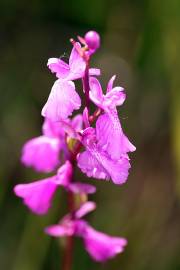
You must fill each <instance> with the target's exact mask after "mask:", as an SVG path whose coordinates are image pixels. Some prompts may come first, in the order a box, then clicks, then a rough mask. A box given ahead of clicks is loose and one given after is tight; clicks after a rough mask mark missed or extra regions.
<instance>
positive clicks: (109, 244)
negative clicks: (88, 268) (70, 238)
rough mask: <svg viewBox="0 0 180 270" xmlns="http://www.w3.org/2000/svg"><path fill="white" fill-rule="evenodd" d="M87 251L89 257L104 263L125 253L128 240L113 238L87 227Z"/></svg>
mask: <svg viewBox="0 0 180 270" xmlns="http://www.w3.org/2000/svg"><path fill="white" fill-rule="evenodd" d="M83 239H84V244H85V249H86V250H87V252H88V253H89V255H90V256H91V257H92V258H93V259H94V260H95V261H98V262H104V261H107V260H108V259H111V258H113V257H114V256H116V255H117V254H118V253H121V252H123V250H124V247H125V246H126V245H127V240H126V239H125V238H121V237H112V236H109V235H107V234H105V233H102V232H99V231H96V230H95V229H93V228H92V227H91V226H89V225H86V234H84V237H83Z"/></svg>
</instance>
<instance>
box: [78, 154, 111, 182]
mask: <svg viewBox="0 0 180 270" xmlns="http://www.w3.org/2000/svg"><path fill="white" fill-rule="evenodd" d="M78 167H79V168H80V169H81V171H82V172H83V173H85V174H86V175H87V176H88V177H94V178H98V179H109V174H108V173H107V172H106V170H105V169H104V168H103V166H102V165H101V164H100V163H99V162H98V160H97V159H96V158H95V157H94V156H93V155H92V154H91V152H90V151H88V150H87V151H84V152H82V153H81V154H79V156H78Z"/></svg>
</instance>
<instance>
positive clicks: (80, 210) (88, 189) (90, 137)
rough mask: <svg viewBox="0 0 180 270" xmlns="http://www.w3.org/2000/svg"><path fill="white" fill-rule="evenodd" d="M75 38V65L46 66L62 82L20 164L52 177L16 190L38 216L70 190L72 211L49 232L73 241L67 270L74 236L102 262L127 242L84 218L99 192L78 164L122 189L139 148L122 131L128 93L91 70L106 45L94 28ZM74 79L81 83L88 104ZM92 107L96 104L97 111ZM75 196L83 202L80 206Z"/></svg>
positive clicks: (56, 61) (66, 267)
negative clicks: (61, 192) (77, 172)
mask: <svg viewBox="0 0 180 270" xmlns="http://www.w3.org/2000/svg"><path fill="white" fill-rule="evenodd" d="M70 41H71V43H72V46H73V48H72V52H71V54H70V57H69V63H66V62H64V61H63V60H62V59H61V58H50V59H49V60H48V63H47V66H48V68H49V69H50V71H51V72H52V73H55V75H56V77H57V80H56V81H55V83H54V85H53V87H52V89H51V92H50V95H49V97H48V100H47V102H46V104H45V105H44V107H43V109H42V116H43V117H44V123H43V126H42V135H41V136H39V137H36V138H33V139H31V140H29V141H28V142H27V143H25V145H24V146H23V149H22V157H21V161H22V163H23V164H24V165H25V166H27V167H33V168H34V169H35V170H36V171H38V172H44V173H53V175H52V176H50V177H47V178H45V179H43V180H38V181H35V182H33V183H28V184H18V185H16V186H15V188H14V192H15V194H16V195H17V196H19V197H20V198H22V199H23V203H24V204H25V205H26V206H27V207H28V208H29V209H30V210H31V211H32V212H33V213H35V214H38V215H44V214H46V213H47V212H48V211H49V209H50V207H51V204H52V200H53V196H54V194H55V192H56V190H57V189H58V188H64V189H65V190H66V192H67V199H68V211H69V213H68V214H67V215H66V216H65V217H63V218H62V219H60V221H58V222H57V224H55V225H51V226H49V227H47V228H45V232H46V233H47V234H49V235H51V236H54V237H66V239H67V241H66V251H65V256H64V263H63V267H62V269H63V270H70V269H71V266H72V251H73V239H74V237H81V238H82V239H83V242H84V247H85V249H86V251H87V252H88V253H89V255H90V256H91V258H92V259H93V260H95V261H98V262H104V261H106V260H108V259H110V258H113V257H114V256H115V255H116V254H118V253H121V252H122V251H123V250H124V247H125V246H126V244H127V240H126V239H125V238H122V237H114V236H109V235H106V234H105V233H102V232H99V231H96V230H95V229H94V228H93V227H91V225H90V224H89V223H88V222H87V221H86V220H85V219H84V216H85V215H86V214H88V213H89V212H90V211H93V210H95V208H96V204H95V203H94V202H92V201H88V195H89V194H92V193H94V192H96V188H95V187H94V186H93V185H91V184H87V183H83V182H78V181H77V180H76V179H75V176H74V170H75V167H76V166H78V167H79V168H80V170H81V171H82V172H83V173H84V174H86V175H87V176H88V177H93V178H97V179H103V180H111V181H112V182H113V183H114V184H116V185H121V184H123V183H125V182H126V181H127V178H128V173H129V169H130V167H131V166H130V159H129V156H128V152H133V151H135V146H134V145H133V144H132V143H131V142H130V141H129V139H128V138H127V137H126V135H125V134H124V133H123V130H122V127H121V123H120V120H119V117H118V112H117V108H116V107H117V106H121V105H122V104H123V103H124V101H125V99H126V94H125V92H124V89H123V88H122V87H120V86H114V81H115V78H116V76H113V77H112V78H111V79H110V80H109V82H108V84H107V88H106V93H103V90H102V87H101V84H100V82H99V80H98V77H99V76H100V74H101V71H100V69H97V68H90V60H91V57H92V56H93V54H94V53H95V52H96V50H97V49H98V48H99V47H100V37H99V34H98V33H97V32H95V31H89V32H87V33H86V35H85V36H84V37H83V38H82V37H79V36H78V41H75V40H73V39H71V40H70ZM75 80H81V81H82V93H81V96H84V99H83V106H82V104H81V98H80V96H79V94H78V92H77V89H76V86H75V83H74V81H75ZM91 102H92V103H93V104H94V105H95V109H94V112H93V113H91V112H90V105H91ZM81 107H84V108H82V109H81V111H82V114H81V113H78V114H77V115H75V116H74V117H72V113H74V111H77V110H79V109H80V108H81ZM91 110H92V108H91ZM76 196H78V198H80V199H79V200H78V203H77V200H76ZM84 198H86V199H84Z"/></svg>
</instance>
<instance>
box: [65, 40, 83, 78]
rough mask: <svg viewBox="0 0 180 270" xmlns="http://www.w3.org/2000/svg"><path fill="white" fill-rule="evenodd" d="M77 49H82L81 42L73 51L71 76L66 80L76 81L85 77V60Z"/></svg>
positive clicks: (70, 63)
mask: <svg viewBox="0 0 180 270" xmlns="http://www.w3.org/2000/svg"><path fill="white" fill-rule="evenodd" d="M76 48H79V49H81V45H80V43H79V42H76V43H75V46H74V47H73V49H72V51H71V55H70V58H69V67H70V74H69V76H68V78H66V80H67V79H68V80H76V79H80V78H82V77H83V76H84V71H85V68H86V63H85V61H84V59H83V58H82V57H81V56H80V54H79V52H78V51H77V49H76Z"/></svg>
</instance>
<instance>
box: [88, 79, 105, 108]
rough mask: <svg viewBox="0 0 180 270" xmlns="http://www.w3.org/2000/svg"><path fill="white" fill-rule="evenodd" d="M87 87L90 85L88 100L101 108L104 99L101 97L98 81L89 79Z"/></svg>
mask: <svg viewBox="0 0 180 270" xmlns="http://www.w3.org/2000/svg"><path fill="white" fill-rule="evenodd" d="M89 85H90V92H89V97H90V99H91V100H92V102H94V103H95V104H96V105H97V106H99V107H100V108H102V102H103V99H104V97H103V92H102V88H101V85H100V83H99V81H98V80H97V79H96V78H94V77H90V79H89Z"/></svg>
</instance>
